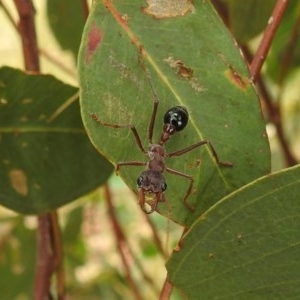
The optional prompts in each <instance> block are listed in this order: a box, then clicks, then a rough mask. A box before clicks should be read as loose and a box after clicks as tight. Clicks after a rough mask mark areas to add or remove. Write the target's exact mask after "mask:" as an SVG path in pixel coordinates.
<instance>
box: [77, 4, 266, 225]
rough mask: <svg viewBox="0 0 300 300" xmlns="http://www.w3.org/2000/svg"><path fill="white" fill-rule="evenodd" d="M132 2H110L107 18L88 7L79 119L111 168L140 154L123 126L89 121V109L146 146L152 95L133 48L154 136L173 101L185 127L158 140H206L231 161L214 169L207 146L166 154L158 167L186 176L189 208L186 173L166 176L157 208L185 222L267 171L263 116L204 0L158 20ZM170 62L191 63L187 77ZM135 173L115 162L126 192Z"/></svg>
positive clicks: (175, 144) (99, 8) (180, 143)
mask: <svg viewBox="0 0 300 300" xmlns="http://www.w3.org/2000/svg"><path fill="white" fill-rule="evenodd" d="M139 3H140V2H139V1H135V2H134V1H131V5H130V6H128V5H126V4H122V3H119V4H117V5H116V7H115V9H116V10H117V11H118V15H117V16H116V15H112V14H111V12H109V11H108V10H107V8H106V7H105V4H104V3H101V2H97V4H96V5H94V7H93V10H92V11H91V14H90V16H89V19H88V21H87V25H86V27H85V30H84V35H83V41H82V47H81V51H80V56H79V74H80V86H81V97H80V101H81V108H82V114H83V121H84V124H85V126H86V130H87V133H88V134H89V136H90V138H91V141H92V142H93V144H94V145H95V147H96V148H97V149H98V150H99V151H100V152H101V153H102V154H103V155H104V156H105V157H107V158H108V159H109V160H110V161H111V162H112V163H113V164H114V165H116V164H117V163H118V162H120V161H145V158H144V154H143V153H142V152H141V151H140V150H139V148H138V147H137V145H136V141H135V139H134V136H133V134H132V133H131V132H130V130H129V129H128V128H127V129H126V128H125V129H124V128H122V129H112V128H108V127H104V126H101V125H99V124H97V123H96V122H95V121H94V120H93V119H92V118H91V113H95V114H97V115H98V116H99V117H100V118H101V120H103V121H104V122H106V123H111V124H119V125H130V124H132V125H134V126H135V127H136V128H137V131H138V132H139V133H140V136H141V139H142V141H143V144H144V145H145V147H148V140H147V128H148V124H149V122H150V118H151V112H152V107H153V95H152V93H151V90H150V87H149V84H148V83H147V80H146V76H145V71H143V68H142V66H141V63H140V62H139V47H140V45H141V46H142V47H143V49H144V51H145V53H146V54H145V55H144V60H145V64H146V67H147V70H149V73H150V76H151V80H153V85H154V89H155V92H156V94H157V95H158V97H159V101H160V102H159V108H158V113H157V121H156V124H155V132H154V142H156V141H158V138H159V135H160V133H161V131H162V125H163V123H162V119H163V115H164V113H165V111H166V110H167V109H169V108H171V107H173V106H176V105H183V106H185V107H187V109H188V111H189V112H190V124H189V126H188V127H187V128H186V129H185V130H184V132H182V133H178V134H177V135H175V137H174V138H172V139H171V140H170V141H169V142H168V143H167V146H166V148H167V150H168V151H169V152H173V151H176V150H179V149H182V148H185V147H187V146H190V145H193V144H195V143H196V142H198V141H200V140H204V139H209V140H210V141H211V142H212V144H213V145H214V147H215V148H216V151H217V153H218V156H219V158H220V160H227V161H232V162H233V163H234V167H233V168H226V167H220V166H218V164H217V163H216V161H215V159H214V157H213V156H212V153H211V152H210V151H209V148H208V147H206V149H200V150H195V151H191V152H189V153H187V154H186V155H183V156H181V157H176V158H173V159H172V158H171V159H168V160H167V161H166V165H167V166H168V167H170V168H172V169H175V170H178V171H182V172H184V173H186V174H189V175H192V176H193V178H194V179H195V191H194V193H193V195H191V196H190V197H189V199H188V201H189V203H192V204H193V206H195V207H196V210H195V212H194V213H193V214H191V211H190V210H189V209H188V208H187V207H186V206H185V205H184V204H183V203H182V199H183V198H184V196H185V193H186V190H187V186H188V182H187V180H186V179H184V178H181V177H178V176H174V175H168V174H166V178H167V183H168V190H167V191H166V193H165V195H166V198H167V202H168V203H161V204H159V207H158V210H159V212H160V213H162V214H163V215H165V216H168V217H170V218H172V219H173V220H174V221H176V222H178V223H179V224H182V225H186V226H189V225H190V224H191V223H192V222H193V221H194V220H195V218H197V216H199V214H201V213H202V212H204V211H205V210H206V209H207V208H209V207H210V206H211V205H213V204H214V203H215V202H216V201H218V200H219V199H221V198H222V197H223V196H224V195H226V194H228V193H230V192H232V191H234V190H235V189H237V188H238V187H240V186H243V185H244V184H246V183H248V182H249V181H252V180H253V179H255V178H257V177H260V176H262V175H264V174H266V173H268V172H269V170H270V162H269V145H268V141H267V139H266V133H265V127H264V122H263V119H262V116H261V112H260V106H259V103H258V100H257V96H256V94H255V92H254V90H253V86H252V85H251V83H250V82H249V79H248V72H247V69H246V68H245V65H244V62H243V60H242V58H241V56H240V53H239V51H238V49H237V48H236V47H235V44H234V41H233V40H232V38H231V37H230V36H229V35H228V32H227V31H226V29H225V28H224V26H223V24H222V22H221V20H220V19H219V18H218V16H217V15H216V14H215V12H214V10H213V9H212V6H211V5H210V4H209V3H208V2H207V3H205V4H204V3H201V4H200V3H199V4H196V6H195V12H194V13H193V14H192V13H190V14H188V15H187V16H186V17H185V18H177V19H174V20H170V19H162V20H159V22H158V21H157V20H155V19H153V18H152V17H151V16H149V15H145V14H144V13H143V12H142V11H140V10H139ZM124 15H128V16H130V17H129V20H130V21H129V23H128V27H127V24H126V25H124V24H123V23H121V22H120V21H119V20H118V18H121V16H124ZM99 16H101V18H100V17H99ZM203 20H206V22H203ZM193 29H194V30H193ZM145 32H147V33H151V34H145ZM179 32H180V34H178V33H179ZM96 36H97V37H98V39H99V40H96ZM153 36H155V39H153ZM116 37H118V38H117V39H116ZM166 40H168V43H164V41H166ZM93 43H94V44H93ZM119 44H122V47H118V45H119ZM220 45H222V52H220ZM91 49H92V50H91ZM191 54H192V55H191ZM178 60H179V61H181V62H182V63H183V64H184V65H186V66H188V67H189V68H191V69H192V71H193V74H192V76H191V77H190V78H186V77H184V76H180V73H178V72H179V71H180V70H178V68H177V67H176V64H175V65H174V63H175V61H178ZM103 74H105V76H103ZM224 91H226V93H224ZM249 112H250V113H249ZM249 137H251V139H249ZM124 145H126V147H124ZM203 148H205V147H203ZM199 159H200V163H197V161H199ZM141 170H142V168H140V169H138V168H137V167H131V166H129V167H122V168H121V169H120V174H121V176H122V177H123V179H124V180H125V182H126V183H127V184H128V185H129V186H130V187H131V189H132V190H136V179H137V177H138V175H139V173H140V172H141ZM170 207H171V211H170Z"/></svg>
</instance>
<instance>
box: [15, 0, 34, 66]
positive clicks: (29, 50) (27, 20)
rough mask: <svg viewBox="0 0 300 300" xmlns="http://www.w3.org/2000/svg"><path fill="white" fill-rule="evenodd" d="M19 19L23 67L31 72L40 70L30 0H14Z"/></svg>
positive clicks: (32, 8) (32, 9)
mask: <svg viewBox="0 0 300 300" xmlns="http://www.w3.org/2000/svg"><path fill="white" fill-rule="evenodd" d="M14 2H15V6H16V8H17V11H18V14H19V17H20V21H19V25H18V28H19V32H20V35H21V40H22V46H23V55H24V63H25V69H26V70H27V71H31V72H39V71H40V62H39V55H38V47H37V40H36V31H35V23H34V14H35V9H34V7H33V4H32V2H31V0H14Z"/></svg>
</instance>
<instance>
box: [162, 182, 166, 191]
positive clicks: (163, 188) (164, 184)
mask: <svg viewBox="0 0 300 300" xmlns="http://www.w3.org/2000/svg"><path fill="white" fill-rule="evenodd" d="M166 189H167V184H166V183H165V182H163V183H162V184H161V190H162V191H163V192H164V191H165V190H166Z"/></svg>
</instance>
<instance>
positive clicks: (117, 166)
mask: <svg viewBox="0 0 300 300" xmlns="http://www.w3.org/2000/svg"><path fill="white" fill-rule="evenodd" d="M146 165H147V163H145V162H142V161H124V162H122V161H121V162H118V163H117V165H116V168H115V170H116V173H117V174H118V173H119V170H120V167H123V166H146Z"/></svg>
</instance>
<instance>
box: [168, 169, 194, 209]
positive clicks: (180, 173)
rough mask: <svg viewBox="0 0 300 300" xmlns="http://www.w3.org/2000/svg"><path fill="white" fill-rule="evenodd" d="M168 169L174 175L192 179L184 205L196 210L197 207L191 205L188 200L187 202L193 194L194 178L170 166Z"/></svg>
mask: <svg viewBox="0 0 300 300" xmlns="http://www.w3.org/2000/svg"><path fill="white" fill-rule="evenodd" d="M166 171H167V172H169V173H171V174H173V175H177V176H181V177H184V178H186V179H187V180H189V181H190V185H189V187H188V190H187V192H186V194H185V196H184V198H183V203H184V205H185V206H186V207H187V208H188V209H189V210H192V211H194V210H195V208H194V207H193V206H191V205H190V204H189V203H188V202H187V198H188V197H189V196H190V195H191V193H192V190H193V186H194V178H193V177H192V176H190V175H187V174H185V173H182V172H180V171H176V170H174V169H170V168H166Z"/></svg>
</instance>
